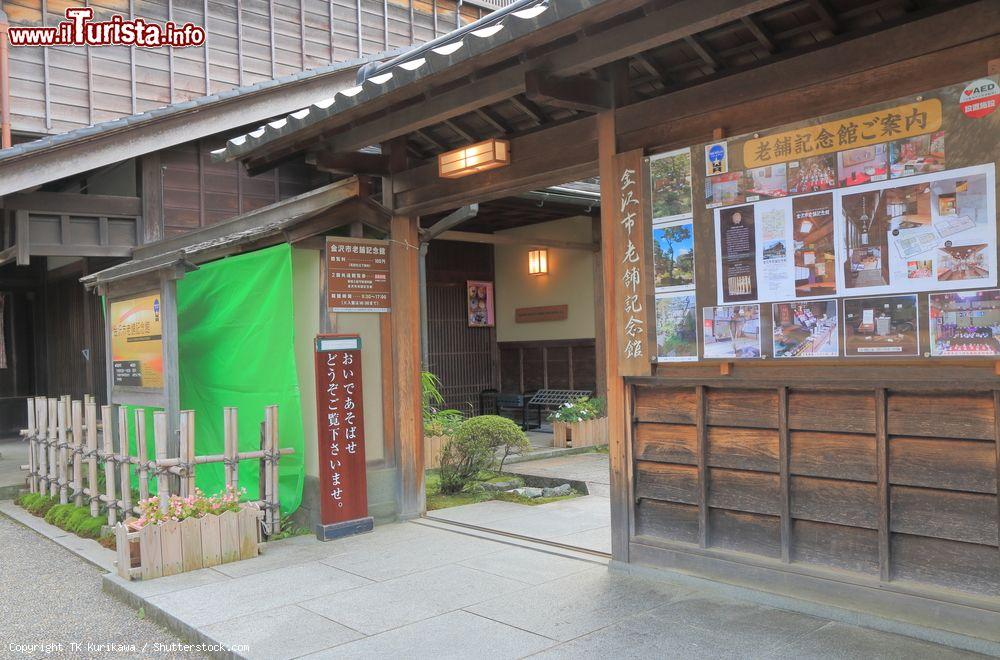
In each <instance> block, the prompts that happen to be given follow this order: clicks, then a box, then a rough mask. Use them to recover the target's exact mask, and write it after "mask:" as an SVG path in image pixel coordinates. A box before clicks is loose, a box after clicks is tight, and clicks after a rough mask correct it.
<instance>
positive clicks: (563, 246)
mask: <svg viewBox="0 0 1000 660" xmlns="http://www.w3.org/2000/svg"><path fill="white" fill-rule="evenodd" d="M437 239H438V240H442V241H459V242H462V243H485V244H488V245H524V246H531V247H550V248H556V249H560V250H583V251H584V252H598V251H600V249H601V246H600V244H599V243H577V242H573V241H557V240H554V239H549V238H531V237H530V236H516V235H512V234H479V233H476V232H471V231H444V232H441V233H440V234H439V235H438V236H437Z"/></svg>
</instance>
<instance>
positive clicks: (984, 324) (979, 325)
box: [929, 289, 1000, 357]
mask: <svg viewBox="0 0 1000 660" xmlns="http://www.w3.org/2000/svg"><path fill="white" fill-rule="evenodd" d="M929 300H930V325H931V355H933V356H935V357H937V356H942V357H997V356H1000V289H988V290H986V291H955V292H952V293H937V294H931V295H930V297H929Z"/></svg>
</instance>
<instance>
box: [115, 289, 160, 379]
mask: <svg viewBox="0 0 1000 660" xmlns="http://www.w3.org/2000/svg"><path fill="white" fill-rule="evenodd" d="M109 314H110V319H109V320H110V326H111V368H112V378H113V382H114V384H115V385H117V386H122V387H145V388H161V387H163V337H162V329H161V328H162V324H161V319H160V294H159V293H151V294H148V295H144V296H141V297H136V298H128V299H125V300H115V301H112V302H111V304H110V310H109Z"/></svg>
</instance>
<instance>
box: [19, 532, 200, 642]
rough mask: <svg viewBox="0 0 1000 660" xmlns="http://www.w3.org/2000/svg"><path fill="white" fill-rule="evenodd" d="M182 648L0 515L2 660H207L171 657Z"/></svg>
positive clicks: (68, 559)
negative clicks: (174, 646)
mask: <svg viewBox="0 0 1000 660" xmlns="http://www.w3.org/2000/svg"><path fill="white" fill-rule="evenodd" d="M74 642H75V643H77V644H80V645H81V647H79V648H78V649H74V648H73V647H72V646H71V644H72V643H74ZM186 643H187V642H186V640H184V639H181V638H180V637H178V636H177V635H176V634H175V633H171V632H168V631H167V630H166V629H164V628H162V627H161V626H159V625H157V624H155V623H153V622H152V621H149V620H144V619H142V618H140V617H139V616H138V614H137V613H136V610H135V609H133V608H130V607H128V606H127V605H125V604H124V603H122V602H121V601H119V600H116V599H115V598H112V597H111V596H109V595H108V594H105V593H102V592H101V571H99V570H98V569H97V568H95V567H94V566H92V565H90V564H88V563H87V562H85V561H83V560H81V559H79V558H78V557H77V556H75V555H74V554H73V553H71V552H69V551H68V550H66V549H64V548H62V547H60V546H59V545H56V544H55V543H53V542H51V541H49V540H48V539H46V538H44V537H43V536H41V535H39V534H36V533H35V532H33V531H31V530H30V529H27V528H26V527H22V526H21V525H19V524H17V523H15V522H13V521H11V520H10V519H9V518H6V517H4V516H3V515H0V658H44V657H71V658H121V657H129V658H148V657H157V658H167V657H176V658H200V657H208V656H205V655H203V654H200V653H194V652H184V651H182V650H179V649H171V645H172V644H186ZM60 645H61V646H60ZM46 650H48V651H49V652H46Z"/></svg>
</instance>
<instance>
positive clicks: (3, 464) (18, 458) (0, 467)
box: [0, 438, 28, 494]
mask: <svg viewBox="0 0 1000 660" xmlns="http://www.w3.org/2000/svg"><path fill="white" fill-rule="evenodd" d="M27 464H28V443H27V442H24V441H23V440H21V439H20V438H2V439H0V493H4V492H5V490H6V489H8V487H12V486H21V487H23V486H24V479H25V477H26V476H27V474H28V473H27V472H25V471H24V470H22V469H21V466H22V465H27ZM9 490H10V494H13V493H14V489H13V488H10V489H9Z"/></svg>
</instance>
